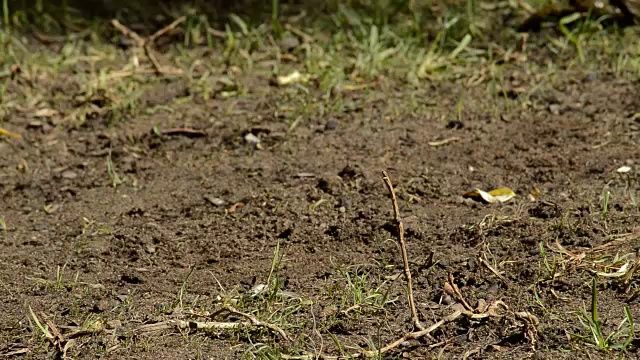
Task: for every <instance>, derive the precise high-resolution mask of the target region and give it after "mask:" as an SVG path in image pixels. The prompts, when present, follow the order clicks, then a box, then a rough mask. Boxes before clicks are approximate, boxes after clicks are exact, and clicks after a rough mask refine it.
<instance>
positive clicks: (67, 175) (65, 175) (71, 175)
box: [60, 170, 78, 180]
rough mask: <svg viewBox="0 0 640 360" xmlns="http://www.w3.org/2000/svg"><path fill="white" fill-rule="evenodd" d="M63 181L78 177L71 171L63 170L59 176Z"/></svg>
mask: <svg viewBox="0 0 640 360" xmlns="http://www.w3.org/2000/svg"><path fill="white" fill-rule="evenodd" d="M60 175H61V176H62V177H63V178H65V179H70V180H71V179H75V178H77V177H78V174H77V173H76V172H75V171H73V170H65V171H63V172H62V174H60Z"/></svg>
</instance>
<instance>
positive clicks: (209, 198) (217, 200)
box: [204, 195, 227, 206]
mask: <svg viewBox="0 0 640 360" xmlns="http://www.w3.org/2000/svg"><path fill="white" fill-rule="evenodd" d="M204 199H205V200H207V201H208V202H210V203H211V205H213V206H223V205H224V204H226V203H227V202H226V201H224V200H222V199H220V198H217V197H214V196H211V195H205V196H204Z"/></svg>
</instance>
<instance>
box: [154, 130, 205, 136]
mask: <svg viewBox="0 0 640 360" xmlns="http://www.w3.org/2000/svg"><path fill="white" fill-rule="evenodd" d="M161 134H162V135H169V136H186V137H189V138H197V137H204V136H207V133H206V132H204V131H202V130H196V129H191V128H175V129H169V130H163V131H162V132H161Z"/></svg>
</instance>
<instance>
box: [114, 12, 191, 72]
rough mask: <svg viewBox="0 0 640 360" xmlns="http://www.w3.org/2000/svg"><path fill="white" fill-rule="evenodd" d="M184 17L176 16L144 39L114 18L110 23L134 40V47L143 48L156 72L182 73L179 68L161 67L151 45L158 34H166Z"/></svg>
mask: <svg viewBox="0 0 640 360" xmlns="http://www.w3.org/2000/svg"><path fill="white" fill-rule="evenodd" d="M186 19H187V18H186V16H181V17H179V18H177V19H176V20H174V21H173V22H172V23H171V24H169V25H167V26H165V27H163V28H162V29H160V30H158V31H156V32H155V33H154V34H153V35H151V36H149V37H148V38H146V39H145V38H143V37H142V36H140V35H138V33H136V32H135V31H133V30H131V29H129V28H128V27H126V26H124V25H122V24H121V23H120V22H119V21H118V20H116V19H113V20H111V24H112V25H113V27H115V28H116V29H117V30H118V31H120V32H121V33H122V35H124V36H126V37H129V38H131V39H132V40H133V41H135V43H136V47H138V48H142V49H144V53H145V55H146V56H147V58H148V59H149V61H151V63H152V64H153V67H154V68H155V70H156V72H157V73H158V74H162V75H182V74H183V71H182V70H180V69H166V68H165V67H163V66H162V65H161V64H160V63H159V62H158V59H156V57H155V55H153V52H152V46H153V43H154V42H155V41H156V39H157V38H159V37H160V36H162V35H164V34H166V33H167V32H168V31H170V30H172V29H175V28H176V27H177V26H178V25H180V24H181V23H182V22H184V21H185V20H186Z"/></svg>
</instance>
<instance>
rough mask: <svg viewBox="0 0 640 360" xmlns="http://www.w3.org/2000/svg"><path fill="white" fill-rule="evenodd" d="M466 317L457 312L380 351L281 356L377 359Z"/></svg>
mask: <svg viewBox="0 0 640 360" xmlns="http://www.w3.org/2000/svg"><path fill="white" fill-rule="evenodd" d="M462 315H465V314H464V313H463V312H461V311H455V312H453V313H452V314H450V315H447V316H446V317H444V318H443V319H442V320H440V321H438V322H437V323H435V324H433V325H431V326H429V327H428V328H426V329H422V330H420V331H414V332H410V333H408V334H405V335H404V336H402V337H401V338H399V339H397V340H395V341H394V342H392V343H390V344H388V345H385V346H384V347H382V348H380V349H378V350H369V351H362V352H359V353H353V354H348V355H341V356H330V355H324V354H304V355H284V354H282V355H280V356H281V357H282V358H283V359H287V360H312V359H324V360H343V359H344V360H346V359H364V358H372V357H376V356H379V355H382V354H386V353H388V352H389V351H391V350H393V349H395V348H397V347H398V346H400V345H401V344H402V343H404V342H405V341H409V340H415V339H419V338H422V337H424V336H427V335H429V334H431V333H432V332H434V331H435V330H436V329H438V328H439V327H440V326H442V325H444V324H447V323H450V322H453V321H455V320H456V319H458V318H459V317H460V316H462Z"/></svg>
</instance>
